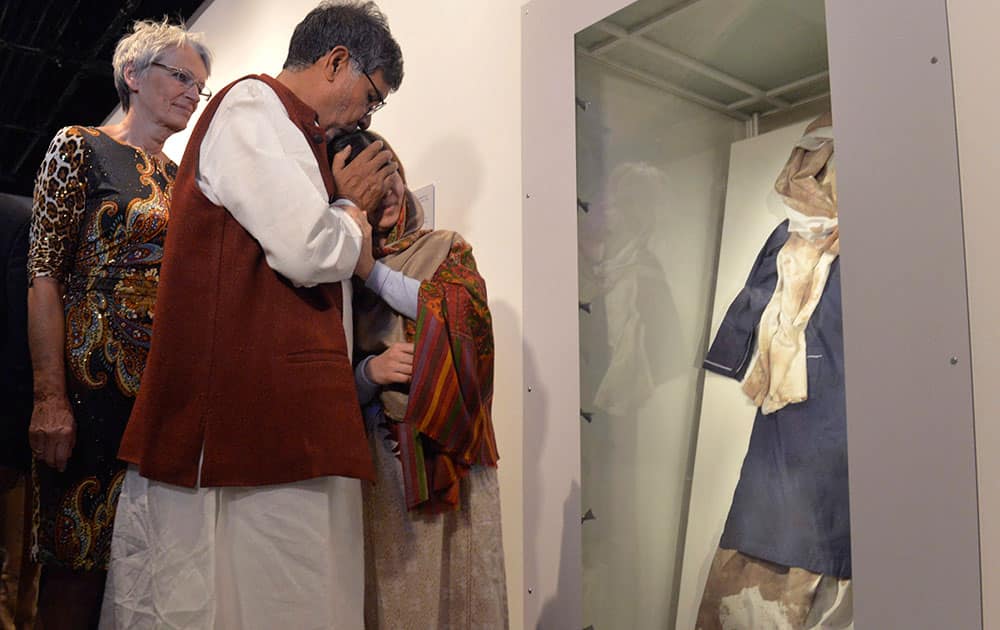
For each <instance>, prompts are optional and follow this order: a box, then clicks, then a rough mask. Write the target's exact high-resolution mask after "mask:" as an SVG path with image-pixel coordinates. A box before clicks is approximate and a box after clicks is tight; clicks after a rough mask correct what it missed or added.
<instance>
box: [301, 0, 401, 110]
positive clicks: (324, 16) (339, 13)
mask: <svg viewBox="0 0 1000 630" xmlns="http://www.w3.org/2000/svg"><path fill="white" fill-rule="evenodd" d="M337 46H344V47H346V48H347V50H349V51H350V52H351V62H352V64H351V65H352V67H353V69H354V70H355V72H367V73H368V74H371V73H373V72H375V71H376V70H378V69H379V68H381V69H382V73H383V75H384V77H385V82H386V83H387V84H388V85H389V90H390V91H395V90H398V89H399V85H400V84H401V83H402V82H403V53H402V51H401V50H400V48H399V44H397V43H396V40H395V39H393V38H392V33H391V32H389V22H388V21H387V20H386V18H385V15H384V14H383V13H382V12H381V11H380V10H379V8H378V7H377V6H376V5H375V3H374V2H371V1H368V2H360V1H358V0H349V1H342V2H321V3H320V4H319V6H317V7H316V8H315V9H313V10H312V11H310V12H309V14H308V15H306V17H305V18H303V20H302V21H301V22H299V25H298V26H296V27H295V32H294V33H292V39H291V41H290V42H289V43H288V57H287V58H286V59H285V65H284V67H285V69H286V70H293V71H295V70H304V69H305V68H308V67H309V66H311V65H313V64H314V63H316V61H317V60H318V59H319V58H320V57H322V56H323V55H325V54H327V53H328V52H330V51H331V50H333V49H334V48H336V47H337Z"/></svg>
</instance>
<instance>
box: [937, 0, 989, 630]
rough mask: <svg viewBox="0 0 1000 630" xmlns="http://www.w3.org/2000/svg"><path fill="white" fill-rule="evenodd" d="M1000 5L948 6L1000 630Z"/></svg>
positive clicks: (979, 447)
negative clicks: (999, 27)
mask: <svg viewBox="0 0 1000 630" xmlns="http://www.w3.org/2000/svg"><path fill="white" fill-rule="evenodd" d="M998 21H1000V5H998V4H996V3H993V2H980V1H979V0H948V22H949V29H950V33H951V56H952V58H951V62H952V66H951V67H952V74H953V80H954V82H955V117H956V121H957V125H958V152H959V162H960V165H961V179H962V216H963V220H964V224H965V225H964V227H965V256H966V273H967V276H968V288H969V326H970V332H971V335H972V369H973V371H972V375H973V388H974V405H975V414H976V452H977V465H978V476H979V527H980V535H979V538H980V551H981V554H982V562H981V564H982V589H983V595H984V597H983V628H984V629H986V630H996V629H997V628H1000V600H998V599H997V597H996V593H997V588H998V587H1000V458H997V457H996V453H997V451H998V449H1000V422H998V415H997V410H998V409H1000V388H998V387H997V386H996V383H997V382H998V381H1000V369H998V367H997V363H996V357H997V355H998V354H1000V335H998V334H997V332H996V331H997V321H1000V292H998V290H997V281H996V257H997V249H996V239H995V238H994V235H995V234H997V232H998V231H1000V214H997V211H996V191H995V188H996V161H997V147H998V146H1000V127H998V126H997V124H996V103H997V99H998V98H1000V75H998V74H997V73H996V72H983V60H985V59H992V58H994V57H996V54H997V41H996V24H997V23H998Z"/></svg>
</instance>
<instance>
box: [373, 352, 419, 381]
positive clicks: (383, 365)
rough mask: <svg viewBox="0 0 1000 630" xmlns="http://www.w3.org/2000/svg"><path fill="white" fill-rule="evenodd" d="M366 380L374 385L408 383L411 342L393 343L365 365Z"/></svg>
mask: <svg viewBox="0 0 1000 630" xmlns="http://www.w3.org/2000/svg"><path fill="white" fill-rule="evenodd" d="M365 371H366V373H367V374H366V376H367V377H368V380H370V381H371V382H372V383H375V384H376V385H391V384H394V383H409V382H410V379H411V378H412V377H413V344H412V343H394V344H392V345H390V346H389V347H388V348H387V349H386V350H385V351H384V352H383V353H382V354H380V355H378V356H376V357H374V358H373V359H372V360H371V361H369V362H368V365H367V366H365Z"/></svg>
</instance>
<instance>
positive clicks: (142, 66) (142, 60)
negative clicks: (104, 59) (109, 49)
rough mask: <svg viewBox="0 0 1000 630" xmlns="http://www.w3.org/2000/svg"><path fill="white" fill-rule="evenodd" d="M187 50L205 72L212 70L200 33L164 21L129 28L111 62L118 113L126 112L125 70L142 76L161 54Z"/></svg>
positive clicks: (207, 51)
mask: <svg viewBox="0 0 1000 630" xmlns="http://www.w3.org/2000/svg"><path fill="white" fill-rule="evenodd" d="M181 46H190V47H191V48H193V49H194V51H195V52H197V53H198V56H199V57H201V61H202V63H204V64H205V69H206V70H208V71H209V72H211V70H212V53H211V52H210V51H209V50H208V47H207V46H205V43H204V36H203V35H202V34H201V33H189V32H187V30H185V27H184V25H183V24H171V23H170V22H169V21H168V20H167V19H166V18H164V19H163V21H162V22H154V21H152V20H140V21H137V22H135V24H133V25H132V32H131V33H129V34H127V35H125V36H124V37H122V38H121V39H120V40H119V41H118V45H117V46H115V56H114V59H113V60H112V62H111V63H112V65H113V66H114V74H115V89H116V90H118V100H119V101H121V104H122V109H123V110H125V111H126V112H127V111H128V108H129V105H130V102H129V101H130V98H131V90H130V89H129V87H128V84H127V83H125V68H126V67H127V66H132V69H133V71H134V72H135V73H136V75H140V76H141V75H142V74H144V73H145V72H146V70H149V67H150V66H151V65H153V62H155V61H157V59H158V58H159V56H160V55H161V54H163V51H164V50H167V49H168V48H180V47H181Z"/></svg>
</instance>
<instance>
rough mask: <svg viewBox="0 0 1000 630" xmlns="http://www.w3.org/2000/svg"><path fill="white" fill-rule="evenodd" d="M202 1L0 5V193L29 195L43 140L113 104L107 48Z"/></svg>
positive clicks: (186, 13)
mask: <svg viewBox="0 0 1000 630" xmlns="http://www.w3.org/2000/svg"><path fill="white" fill-rule="evenodd" d="M202 2H203V0H178V1H170V0H86V1H85V0H3V1H2V2H0V86H2V87H0V192H3V193H9V194H15V195H25V196H30V195H31V193H32V187H33V183H34V177H35V171H36V170H37V169H38V165H39V164H40V163H41V161H42V158H43V157H44V155H45V149H46V148H47V146H48V143H49V140H50V139H51V138H52V136H53V135H54V134H55V132H56V131H58V130H59V129H60V128H61V127H64V126H66V125H99V124H100V123H101V122H102V121H103V120H104V119H105V118H106V117H107V115H108V114H109V113H111V110H112V109H114V107H115V106H116V105H117V104H118V95H117V93H116V92H115V86H114V81H113V79H112V75H111V57H112V55H113V54H114V50H115V44H116V43H117V42H118V39H119V38H121V36H122V35H124V34H125V33H126V32H127V31H128V29H129V28H130V26H131V24H132V22H133V21H135V20H140V19H146V18H150V19H162V18H163V17H164V16H168V17H170V18H171V19H173V20H178V19H181V20H187V19H190V17H191V16H192V15H193V14H194V13H195V11H196V10H197V9H198V7H199V6H200V5H201V4H202Z"/></svg>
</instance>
